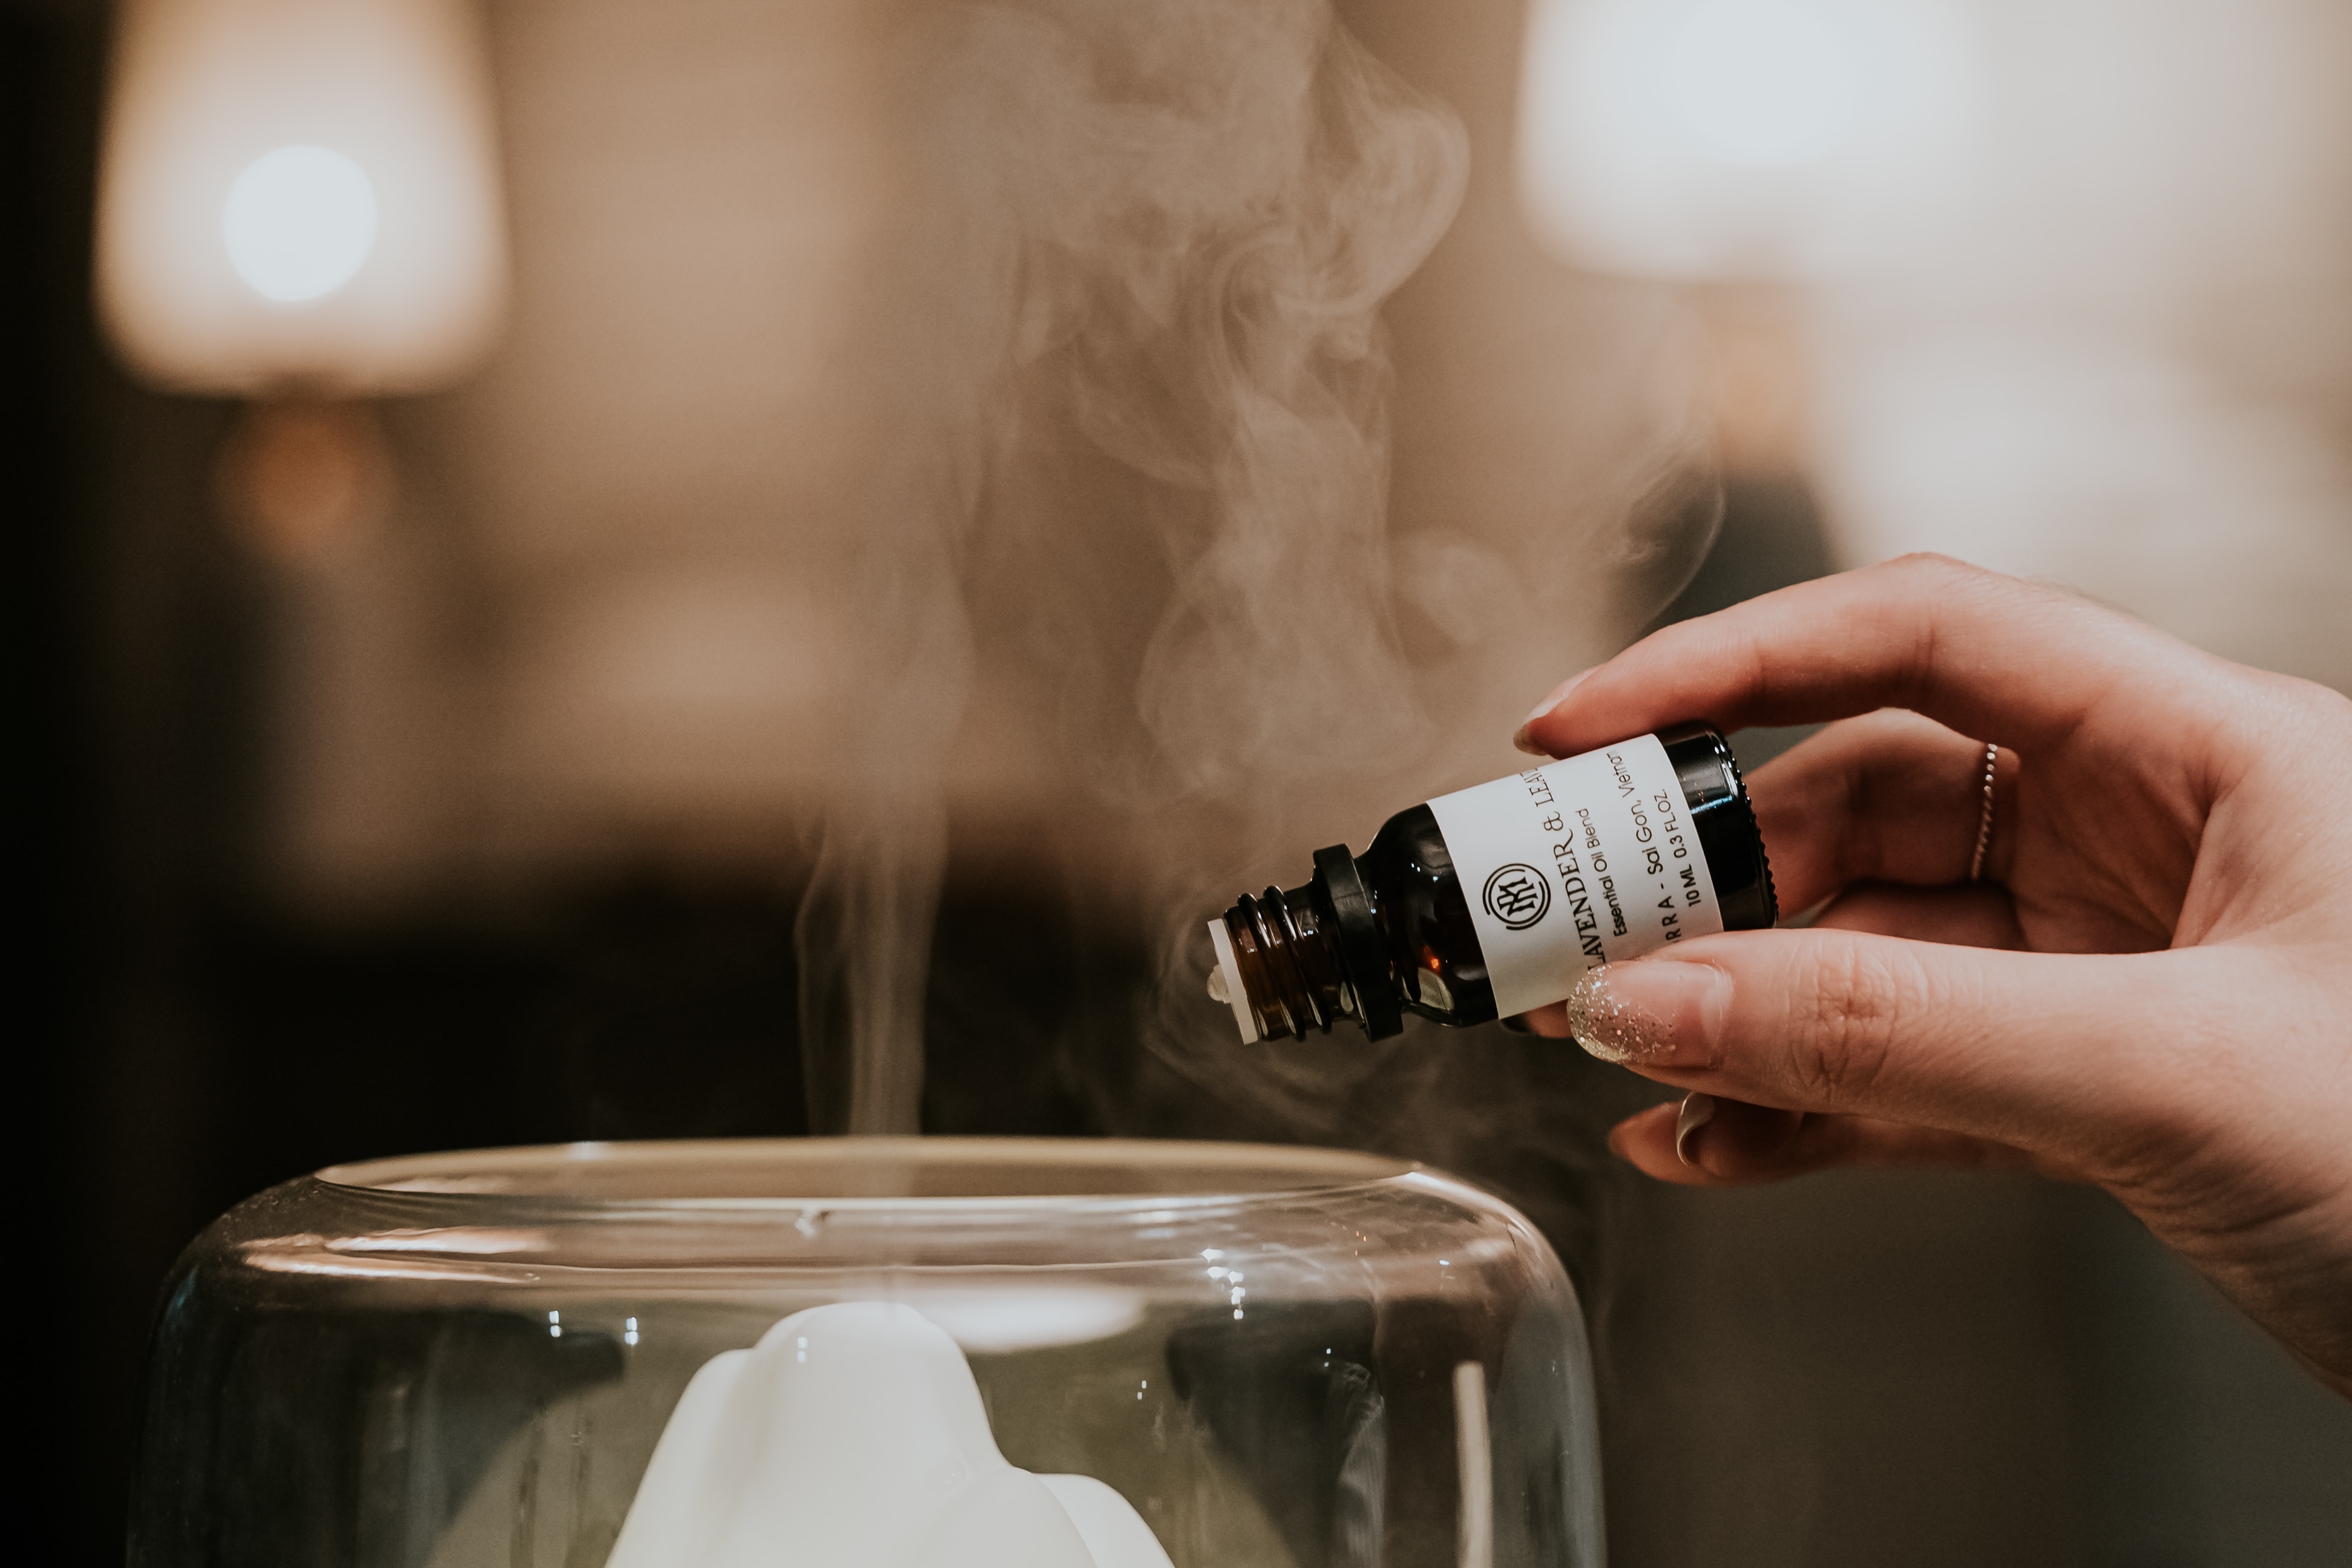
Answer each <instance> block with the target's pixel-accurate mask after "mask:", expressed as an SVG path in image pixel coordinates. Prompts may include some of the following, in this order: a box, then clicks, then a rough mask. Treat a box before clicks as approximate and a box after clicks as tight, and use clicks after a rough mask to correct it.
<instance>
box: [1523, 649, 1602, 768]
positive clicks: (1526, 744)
mask: <svg viewBox="0 0 2352 1568" xmlns="http://www.w3.org/2000/svg"><path fill="white" fill-rule="evenodd" d="M1600 667H1601V666H1600V665H1598V664H1595V665H1593V666H1592V670H1597V669H1599V668H1600ZM1592 670H1579V671H1577V672H1576V674H1572V675H1570V676H1569V677H1568V679H1566V680H1564V681H1562V682H1560V683H1559V685H1556V686H1554V687H1552V689H1551V695H1549V696H1548V697H1546V698H1544V700H1543V701H1541V702H1539V703H1538V704H1536V706H1533V707H1531V708H1529V709H1528V716H1527V717H1525V718H1523V719H1521V720H1520V721H1519V727H1518V728H1517V731H1515V732H1514V733H1513V734H1512V736H1511V744H1512V745H1513V746H1516V747H1518V748H1519V749H1520V750H1521V751H1524V752H1526V753H1528V755H1529V756H1531V757H1549V756H1550V755H1551V753H1550V752H1549V751H1546V750H1545V749H1544V748H1543V747H1540V746H1538V745H1537V744H1536V743H1535V742H1534V741H1532V740H1529V739H1528V730H1530V729H1532V728H1534V727H1535V722H1536V720H1538V719H1539V718H1541V717H1543V716H1544V715H1546V714H1548V713H1549V712H1551V710H1552V709H1554V708H1556V707H1558V706H1559V705H1560V701H1561V699H1562V698H1564V697H1566V696H1567V695H1568V694H1569V693H1570V692H1572V691H1574V690H1575V689H1576V688H1577V686H1578V685H1579V684H1580V683H1581V682H1582V681H1583V679H1584V677H1585V676H1587V675H1589V674H1591V673H1592Z"/></svg>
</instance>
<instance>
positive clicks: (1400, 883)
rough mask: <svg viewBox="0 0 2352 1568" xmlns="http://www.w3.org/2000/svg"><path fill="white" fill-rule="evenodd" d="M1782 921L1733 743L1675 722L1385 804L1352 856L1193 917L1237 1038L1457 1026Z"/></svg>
mask: <svg viewBox="0 0 2352 1568" xmlns="http://www.w3.org/2000/svg"><path fill="white" fill-rule="evenodd" d="M1779 915H1780V907H1779V903H1778V900H1777V899H1776V897H1775V896H1774V894H1773V891H1772V870H1771V867H1770V865H1769V863H1767V862H1766V860H1765V856H1764V840H1763V836H1762V835H1761V834H1760V833H1759V832H1758V831H1757V828H1756V811H1755V808H1754V807H1752V806H1751V805H1750V804H1749V803H1748V789H1747V786H1746V785H1745V784H1744V783H1742V782H1741V780H1740V778H1739V764H1738V762H1737V761H1735V760H1734V759H1733V758H1732V755H1731V747H1729V746H1728V745H1727V744H1726V743H1725V741H1724V738H1723V737H1722V736H1721V735H1720V734H1718V733H1717V731H1716V730H1715V729H1713V728H1712V727H1708V726H1706V725H1701V724H1691V725H1681V726H1677V727H1674V728H1671V729H1665V730H1661V731H1659V732H1658V733H1657V734H1655V735H1644V736H1641V737H1636V738H1634V739H1632V740H1627V741H1622V742H1620V743H1619V744H1617V745H1615V746H1605V747H1601V749H1600V750H1598V751H1588V752H1586V753H1584V754H1583V755H1582V756H1580V757H1570V758H1564V759H1562V760H1560V761H1558V762H1548V763H1545V764H1544V765H1543V766H1542V767H1540V768H1529V769H1528V770H1527V771H1526V772H1525V773H1521V774H1519V775H1517V777H1516V778H1510V779H1496V780H1495V781H1494V782H1493V783H1491V784H1481V785H1479V786H1477V787H1476V788H1475V789H1464V790H1460V791H1458V792H1456V793H1454V794H1452V795H1442V796H1440V797H1438V798H1437V799H1436V800H1431V801H1428V802H1427V803H1425V804H1423V805H1419V806H1413V807H1410V808H1408V809H1406V810H1402V811H1399V812H1398V813H1397V814H1396V815H1395V816H1393V817H1391V818H1390V819H1389V820H1388V821H1386V822H1384V823H1382V824H1381V831H1379V833H1378V834H1376V835H1374V837H1373V839H1372V847H1371V848H1370V849H1369V850H1367V851H1365V852H1363V853H1362V854H1361V855H1356V854H1351V853H1349V850H1348V846H1347V845H1345V844H1335V845H1333V846H1332V847H1331V848H1329V849H1328V850H1318V851H1317V852H1316V853H1315V874H1314V876H1313V877H1312V878H1311V879H1310V880H1309V881H1307V883H1305V884H1304V885H1302V886H1298V887H1294V888H1288V889H1285V888H1278V887H1269V888H1267V889H1266V890H1265V893H1263V894H1257V895H1255V896H1252V895H1250V894H1243V896H1242V898H1241V900H1240V902H1239V903H1237V904H1234V906H1233V907H1232V908H1231V909H1228V910H1226V911H1225V913H1224V915H1223V916H1222V917H1221V918H1219V919H1215V920H1212V921H1210V922H1209V937H1210V940H1211V942H1212V943H1213V945H1214V946H1215V947H1216V953H1217V967H1216V968H1215V969H1214V970H1213V972H1212V973H1211V974H1210V976H1209V995H1210V996H1211V997H1212V998H1214V999H1216V1000H1218V1001H1221V1002H1224V1003H1227V1004H1228V1005H1230V1006H1231V1007H1232V1008H1233V1009H1234V1022H1235V1023H1236V1024H1238V1025H1239V1026H1240V1027H1241V1031H1242V1038H1243V1039H1244V1040H1261V1039H1280V1038H1284V1037H1289V1038H1295V1039H1298V1040H1304V1039H1306V1038H1307V1030H1310V1029H1316V1030H1323V1031H1324V1032H1326V1033H1328V1032H1329V1031H1330V1029H1331V1024H1332V1020H1334V1019H1343V1018H1344V1019H1354V1020H1355V1021H1356V1022H1357V1023H1358V1024H1360V1025H1361V1026H1362V1028H1363V1030H1364V1032H1365V1033H1366V1034H1368V1035H1370V1037H1371V1038H1372V1039H1374V1040H1380V1039H1382V1038H1384V1037H1386V1036H1388V1035H1392V1034H1395V1033H1397V1032H1398V1031H1399V1030H1402V1028H1403V1027H1404V1014H1405V1013H1406V1012H1408V1011H1410V1012H1416V1013H1419V1014H1421V1015H1422V1016H1423V1018H1431V1019H1436V1020H1437V1021H1438V1022H1440V1023H1444V1024H1454V1025H1467V1024H1477V1023H1487V1022H1491V1021H1492V1020H1494V1019H1497V1018H1508V1017H1511V1016H1513V1015H1515V1014H1518V1013H1523V1012H1526V1011H1528V1009H1532V1008H1539V1007H1543V1006H1546V1005H1548V1004H1549V1003H1552V1002H1556V1001H1559V1000H1560V999H1562V998H1565V997H1566V996H1567V995H1568V994H1569V993H1570V991H1572V990H1574V989H1575V988H1576V982H1577V978H1578V977H1580V975H1582V974H1583V973H1584V971H1585V970H1587V969H1590V968H1592V967H1596V966H1598V965H1601V964H1604V963H1607V962H1609V961H1611V960H1612V959H1620V958H1632V957H1636V956H1640V955H1642V954H1643V953H1649V952H1654V951H1655V950H1656V949H1658V948H1660V947H1663V946H1666V945H1667V944H1669V943H1673V942H1680V941H1685V940H1687V939H1689V938H1691V937H1694V936H1710V935H1712V934H1714V933H1715V932H1717V931H1746V930H1753V929H1758V928H1760V927H1763V926H1769V925H1771V924H1772V923H1773V921H1774V920H1776V919H1778V918H1779Z"/></svg>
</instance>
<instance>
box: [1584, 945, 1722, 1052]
mask: <svg viewBox="0 0 2352 1568" xmlns="http://www.w3.org/2000/svg"><path fill="white" fill-rule="evenodd" d="M1730 1002H1731V977H1729V976H1727V975H1726V974H1725V973H1724V972H1723V971H1722V970H1720V969H1717V968H1716V967H1714V966H1713V965H1711V964H1683V963H1676V962H1675V961H1674V960H1672V959H1661V958H1649V959H1641V960H1637V961H1635V962H1633V963H1627V964H1603V965H1601V967H1599V968H1597V969H1588V970H1586V971H1585V972H1584V977H1583V978H1582V979H1580V980H1579V981H1578V982H1577V983H1576V989H1575V990H1574V991H1573V992H1572V993H1570V996H1569V998H1568V1027H1569V1032H1570V1033H1571V1034H1573V1035H1575V1037H1576V1043H1577V1044H1579V1045H1580V1046H1582V1047H1584V1049H1585V1050H1586V1051H1590V1052H1591V1053H1592V1054H1593V1055H1594V1056H1597V1057H1599V1058H1600V1059H1601V1061H1615V1062H1622V1063H1623V1064H1625V1065H1626V1066H1629V1067H1706V1066H1709V1065H1711V1064H1712V1063H1713V1061H1714V1060H1715V1052H1716V1044H1717V1040H1718V1038H1719V1037H1720V1035H1721V1033H1722V1030H1723V1019H1724V1014H1725V1012H1726V1011H1727V1009H1728V1008H1729V1006H1730Z"/></svg>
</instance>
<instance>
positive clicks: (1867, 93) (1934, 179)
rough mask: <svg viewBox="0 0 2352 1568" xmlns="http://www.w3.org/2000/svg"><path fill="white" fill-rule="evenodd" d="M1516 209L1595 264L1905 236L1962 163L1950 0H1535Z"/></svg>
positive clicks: (1969, 84) (1774, 273)
mask: <svg viewBox="0 0 2352 1568" xmlns="http://www.w3.org/2000/svg"><path fill="white" fill-rule="evenodd" d="M1524 72H1525V74H1524V78H1523V79H1522V83H1521V92H1520V111H1519V148H1518V178H1519V191H1520V200H1521V204H1522V206H1523V208H1524V210H1525V212H1526V213H1527V215H1528V221H1529V223H1530V225H1532V226H1533V228H1534V229H1535V231H1536V234H1537V235H1538V238H1539V239H1540V240H1541V241H1542V242H1543V243H1544V244H1545V245H1546V246H1547V247H1548V248H1549V249H1551V250H1553V251H1554V252H1555V253H1556V254H1558V255H1559V256H1561V257H1562V258H1563V259H1567V260H1570V261H1572V262H1575V263H1577V264H1579V265H1580V266H1585V267H1592V268H1594V269H1596V270H1601V271H1606V272H1615V273H1626V274H1633V275H1636V276H1643V277H1663V278H1670V279H1676V280H1685V281H1706V280H1727V279H1728V280H1743V279H1744V280H1786V279H1797V278H1804V277H1813V276H1817V275H1820V274H1822V273H1824V272H1832V271H1839V270H1843V269H1846V268H1849V267H1854V266H1858V265H1866V264H1867V263H1869V262H1871V261H1873V260H1875V259H1879V258H1882V257H1884V256H1888V255H1890V254H1898V253H1900V252H1901V251H1903V250H1905V249H1906V248H1908V247H1910V246H1916V245H1917V244H1919V243H1921V241H1922V240H1923V239H1924V238H1925V237H1926V236H1927V235H1929V234H1930V233H1931V232H1932V230H1933V228H1934V226H1935V222H1936V219H1937V214H1939V213H1941V212H1943V211H1945V210H1948V208H1949V206H1950V204H1951V200H1952V197H1953V194H1954V193H1955V188H1956V187H1957V186H1958V185H1959V184H1960V183H1963V182H1964V181H1965V179H1966V177H1967V173H1968V168H1969V152H1970V142H1971V133H1972V130H1973V121H1974V118H1975V113H1974V104H1973V99H1974V93H1975V78H1976V72H1975V69H1974V66H1973V60H1972V56H1971V50H1970V47H1969V37H1968V32H1967V28H1966V26H1965V19H1964V17H1962V16H1961V15H1960V14H1959V13H1958V7H1957V4H1956V0H1536V4H1535V5H1534V7H1533V8H1532V10H1531V11H1530V13H1529V17H1528V39H1527V50H1526V55H1525V60H1524Z"/></svg>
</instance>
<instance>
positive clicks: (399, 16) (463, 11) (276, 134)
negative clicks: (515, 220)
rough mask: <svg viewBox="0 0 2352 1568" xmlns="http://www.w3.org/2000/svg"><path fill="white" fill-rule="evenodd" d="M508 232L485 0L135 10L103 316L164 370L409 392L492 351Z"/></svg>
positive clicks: (117, 129) (109, 166)
mask: <svg viewBox="0 0 2352 1568" xmlns="http://www.w3.org/2000/svg"><path fill="white" fill-rule="evenodd" d="M505 287H506V246H505V241H504V238H503V234H502V225H501V219H500V215H499V179H498V172H497V157H496V152H495V143H494V137H493V132H492V128H491V121H490V115H489V110H488V93H487V89H486V78H485V70H484V64H483V60H482V53H481V46H480V39H479V36H478V27H477V25H476V21H475V18H474V16H473V15H472V13H471V11H470V8H469V7H468V6H467V5H466V4H465V3H464V0H336V3H334V4H306V3H304V0H132V4H131V5H129V6H128V7H127V8H126V10H125V12H124V15H123V17H122V21H121V30H120V33H119V35H118V40H117V45H116V53H115V61H114V78H113V83H112V92H111V96H110V102H109V114H108V122H107V127H106V134H105V147H104V166H103V170H102V173H101V184H100V205H99V224H98V294H99V304H100V312H101V314H102V316H103V318H104V319H105V322H106V325H107V328H108V329H109V331H110V334H111V335H112V337H113V340H114V343H115V346H116V348H117V350H119V351H120V352H121V354H122V355H123V357H124V358H125V359H126V360H127V361H130V363H131V365H132V367H133V368H134V369H136V370H138V371H141V372H142V374H144V375H145V376H146V377H148V378H149V379H151V380H152V381H155V382H160V383H162V384H164V385H167V386H172V387H177V388H182V389H185V390H191V391H207V392H245V393H268V392H275V391H279V390H283V389H287V388H299V389H302V390H303V391H305V392H314V393H368V392H406V391H415V390H419V389H422V388H425V387H429V386H434V385H437V384H441V383H443V382H446V381H448V380H449V379H451V378H452V377H454V376H455V375H457V373H459V372H460V371H463V370H464V369H466V368H467V366H468V365H469V364H470V363H472V362H473V361H475V360H476V359H477V358H478V356H479V354H480V353H481V351H482V350H484V348H485V347H486V346H487V345H488V340H489V337H490V334H491V332H492V330H493V329H494V328H495V327H496V325H497V322H498V318H499V309H500V307H501V303H502V300H503V297H504V294H505Z"/></svg>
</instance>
